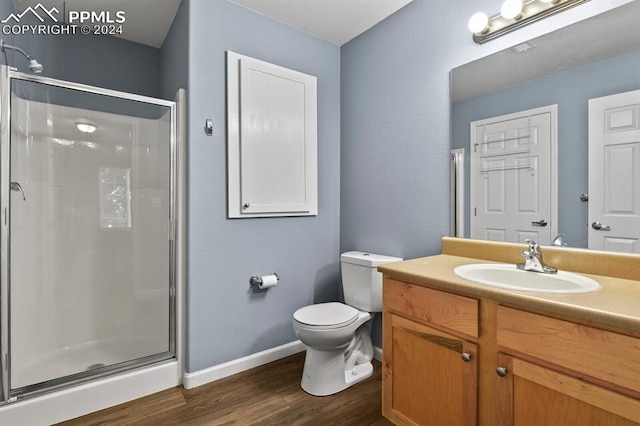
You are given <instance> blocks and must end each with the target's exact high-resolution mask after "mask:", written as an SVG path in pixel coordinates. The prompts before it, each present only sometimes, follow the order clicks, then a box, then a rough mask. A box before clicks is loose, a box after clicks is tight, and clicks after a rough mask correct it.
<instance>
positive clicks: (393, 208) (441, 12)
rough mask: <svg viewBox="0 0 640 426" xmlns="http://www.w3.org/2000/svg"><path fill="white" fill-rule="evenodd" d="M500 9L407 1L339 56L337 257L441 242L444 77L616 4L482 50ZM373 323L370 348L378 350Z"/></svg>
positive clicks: (404, 251) (587, 7) (444, 225)
mask: <svg viewBox="0 0 640 426" xmlns="http://www.w3.org/2000/svg"><path fill="white" fill-rule="evenodd" d="M501 3H502V1H501V0H478V1H474V2H470V1H468V0H450V1H429V0H414V1H413V2H411V3H409V4H408V5H407V6H405V7H404V8H403V9H401V10H400V11H398V12H397V13H395V14H394V15H392V16H391V17H389V18H387V19H386V20H384V21H382V22H381V23H379V24H378V25H376V26H375V27H373V28H372V29H370V30H369V31H367V32H365V33H364V34H362V35H361V36H359V37H357V38H356V39H354V40H352V41H351V42H349V43H348V44H346V45H344V46H343V47H342V52H341V53H342V55H341V58H342V92H341V109H342V129H341V205H340V212H341V214H340V218H341V236H340V248H341V250H342V251H345V250H365V251H372V252H378V253H382V254H390V255H395V256H401V257H404V258H414V257H420V256H426V255H432V254H437V253H439V252H440V241H441V237H442V236H443V235H448V234H449V218H450V207H449V154H450V148H451V145H450V98H449V71H450V70H451V69H452V68H455V67H456V66H459V65H461V64H464V63H467V62H470V61H472V60H475V59H478V58H480V57H483V56H486V55H489V54H491V53H494V52H496V51H499V50H502V49H504V48H506V47H509V46H513V45H516V44H518V43H521V42H523V41H525V40H528V39H531V38H534V37H537V36H539V35H542V34H544V33H546V32H549V31H552V30H554V29H557V28H559V27H562V26H565V25H568V24H570V23H572V22H574V21H576V20H580V19H583V18H585V17H588V16H591V15H593V14H596V13H600V12H602V11H604V10H607V9H608V8H611V7H613V6H616V5H620V4H622V3H624V2H620V1H605V0H603V1H600V2H589V3H586V4H584V5H581V6H580V7H576V8H573V9H572V10H569V11H566V12H563V13H562V14H561V15H559V16H556V17H553V18H549V19H546V20H544V21H542V22H540V23H537V24H535V25H530V26H528V27H526V28H523V29H521V30H518V31H516V32H514V33H512V34H509V35H507V36H504V37H501V38H499V39H496V40H494V41H491V42H489V43H486V44H484V45H481V46H479V45H476V44H475V43H473V41H472V39H471V34H470V33H469V31H468V29H467V22H468V19H469V17H470V16H471V15H472V14H473V13H475V12H477V11H478V10H484V11H486V12H487V13H489V14H493V13H496V12H498V11H499V10H500V5H501ZM380 336H381V332H380V322H379V321H377V322H376V323H375V324H374V331H373V338H374V343H375V344H377V345H380V344H381V338H380Z"/></svg>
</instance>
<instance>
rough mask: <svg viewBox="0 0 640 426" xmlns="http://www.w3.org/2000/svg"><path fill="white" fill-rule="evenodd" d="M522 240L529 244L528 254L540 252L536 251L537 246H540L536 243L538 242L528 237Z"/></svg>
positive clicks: (533, 254)
mask: <svg viewBox="0 0 640 426" xmlns="http://www.w3.org/2000/svg"><path fill="white" fill-rule="evenodd" d="M524 242H525V243H527V244H529V254H530V255H532V256H535V255H536V254H538V253H540V252H539V251H538V247H540V246H539V245H538V243H536V242H535V241H533V240H530V239H529V238H527V239H525V240H524Z"/></svg>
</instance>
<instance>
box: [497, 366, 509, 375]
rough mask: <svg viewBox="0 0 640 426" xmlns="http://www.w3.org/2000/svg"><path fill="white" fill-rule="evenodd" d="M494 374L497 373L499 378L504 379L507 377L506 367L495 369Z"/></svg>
mask: <svg viewBox="0 0 640 426" xmlns="http://www.w3.org/2000/svg"><path fill="white" fill-rule="evenodd" d="M496 373H498V376H500V377H505V376H506V375H507V368H506V367H498V368H496Z"/></svg>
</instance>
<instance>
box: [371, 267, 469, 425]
mask: <svg viewBox="0 0 640 426" xmlns="http://www.w3.org/2000/svg"><path fill="white" fill-rule="evenodd" d="M383 291H384V315H383V337H384V344H383V351H384V354H383V357H384V362H383V371H382V374H383V385H382V386H383V388H382V413H383V415H384V416H385V417H387V418H388V419H389V420H391V421H392V422H394V423H395V424H398V425H444V424H446V425H475V424H477V389H476V388H477V368H478V356H477V353H478V352H477V349H476V343H475V340H476V339H477V336H478V301H477V300H475V299H471V298H467V297H462V296H457V295H453V294H449V293H445V292H440V291H437V290H433V289H429V288H426V287H421V286H417V285H412V284H409V283H405V282H402V281H397V280H394V279H389V278H387V279H385V284H384V290H383Z"/></svg>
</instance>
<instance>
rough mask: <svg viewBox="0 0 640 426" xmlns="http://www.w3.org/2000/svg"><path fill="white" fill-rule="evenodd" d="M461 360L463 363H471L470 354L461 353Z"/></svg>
mask: <svg viewBox="0 0 640 426" xmlns="http://www.w3.org/2000/svg"><path fill="white" fill-rule="evenodd" d="M462 360H463V361H464V362H469V361H471V354H470V353H469V352H462Z"/></svg>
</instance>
